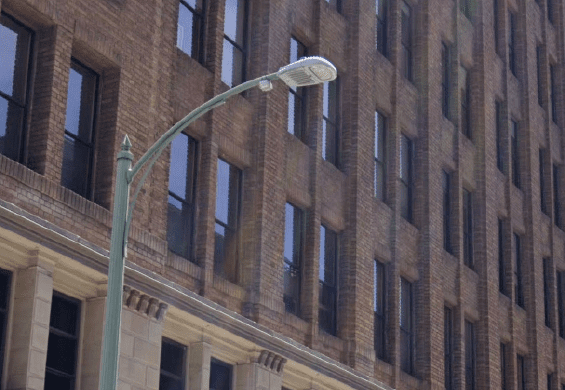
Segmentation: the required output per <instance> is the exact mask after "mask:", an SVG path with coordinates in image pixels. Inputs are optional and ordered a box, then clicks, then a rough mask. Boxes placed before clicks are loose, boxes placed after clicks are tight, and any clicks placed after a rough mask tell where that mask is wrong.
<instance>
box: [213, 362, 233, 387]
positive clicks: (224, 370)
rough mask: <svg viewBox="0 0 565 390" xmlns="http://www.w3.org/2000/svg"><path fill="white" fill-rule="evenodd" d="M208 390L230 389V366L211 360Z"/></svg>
mask: <svg viewBox="0 0 565 390" xmlns="http://www.w3.org/2000/svg"><path fill="white" fill-rule="evenodd" d="M209 387H210V390H230V389H231V366H229V365H227V364H225V363H221V362H218V361H216V360H212V363H211V365H210V386H209Z"/></svg>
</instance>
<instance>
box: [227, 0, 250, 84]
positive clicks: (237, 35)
mask: <svg viewBox="0 0 565 390" xmlns="http://www.w3.org/2000/svg"><path fill="white" fill-rule="evenodd" d="M247 3H248V0H226V13H225V20H224V51H223V56H222V57H223V58H222V81H223V82H224V83H226V84H227V85H228V86H230V87H233V86H236V85H238V84H241V83H242V82H244V81H245V72H246V70H245V67H246V62H247V13H248V11H247V8H248V4H247Z"/></svg>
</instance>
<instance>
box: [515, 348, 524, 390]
mask: <svg viewBox="0 0 565 390" xmlns="http://www.w3.org/2000/svg"><path fill="white" fill-rule="evenodd" d="M524 363H525V361H524V356H522V355H516V379H517V384H518V386H517V389H518V390H526V367H525V365H524Z"/></svg>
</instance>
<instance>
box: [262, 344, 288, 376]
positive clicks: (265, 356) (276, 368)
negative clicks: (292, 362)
mask: <svg viewBox="0 0 565 390" xmlns="http://www.w3.org/2000/svg"><path fill="white" fill-rule="evenodd" d="M286 361H287V360H286V359H285V358H283V357H282V356H280V355H277V354H275V353H273V352H270V351H267V350H266V349H264V350H262V351H261V354H260V355H259V359H257V363H259V365H261V366H263V367H265V368H267V369H268V370H271V371H273V372H274V373H276V374H279V375H280V374H282V372H283V369H284V365H285V363H286Z"/></svg>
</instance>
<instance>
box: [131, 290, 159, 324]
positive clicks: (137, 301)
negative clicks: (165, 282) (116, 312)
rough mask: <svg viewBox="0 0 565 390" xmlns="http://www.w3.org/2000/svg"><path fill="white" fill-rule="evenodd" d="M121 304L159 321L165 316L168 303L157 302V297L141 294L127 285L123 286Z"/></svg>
mask: <svg viewBox="0 0 565 390" xmlns="http://www.w3.org/2000/svg"><path fill="white" fill-rule="evenodd" d="M122 304H123V305H124V306H126V307H127V308H129V309H131V310H135V311H137V312H139V313H140V314H143V315H146V316H148V317H149V318H152V319H156V320H157V321H159V322H161V321H162V320H163V318H165V314H166V313H167V309H168V308H169V305H167V304H166V303H163V302H159V300H158V299H157V298H153V297H150V296H149V295H145V294H143V295H141V293H140V292H139V291H137V290H134V289H132V288H131V287H129V286H124V294H123V297H122Z"/></svg>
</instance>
